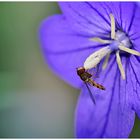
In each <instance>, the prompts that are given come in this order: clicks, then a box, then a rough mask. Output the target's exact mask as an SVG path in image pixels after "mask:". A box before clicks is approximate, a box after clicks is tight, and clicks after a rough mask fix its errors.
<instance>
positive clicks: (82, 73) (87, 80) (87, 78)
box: [77, 67, 105, 104]
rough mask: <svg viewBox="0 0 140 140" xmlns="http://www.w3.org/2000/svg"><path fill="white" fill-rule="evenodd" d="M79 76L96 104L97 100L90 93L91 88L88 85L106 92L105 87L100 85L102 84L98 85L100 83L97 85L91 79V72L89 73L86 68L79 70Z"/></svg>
mask: <svg viewBox="0 0 140 140" xmlns="http://www.w3.org/2000/svg"><path fill="white" fill-rule="evenodd" d="M77 74H78V75H79V77H80V78H81V80H82V81H84V83H85V85H86V87H87V89H88V90H89V93H90V97H91V99H92V101H93V103H94V104H95V99H94V97H93V95H92V93H91V91H90V88H89V87H88V84H90V85H91V86H94V87H96V88H99V89H101V90H105V87H104V86H102V85H100V84H98V83H96V82H95V81H94V80H92V79H91V77H92V74H90V73H89V72H87V71H86V70H85V68H84V67H79V68H77Z"/></svg>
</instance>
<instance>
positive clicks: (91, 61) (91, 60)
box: [84, 46, 111, 69]
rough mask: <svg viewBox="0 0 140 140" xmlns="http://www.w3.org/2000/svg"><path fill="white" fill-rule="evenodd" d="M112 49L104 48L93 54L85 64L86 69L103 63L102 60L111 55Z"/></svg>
mask: <svg viewBox="0 0 140 140" xmlns="http://www.w3.org/2000/svg"><path fill="white" fill-rule="evenodd" d="M110 52H111V50H110V48H109V47H108V46H107V47H104V48H102V49H100V50H98V51H96V52H94V53H92V54H91V55H90V56H89V57H88V58H87V59H86V61H85V62H84V68H85V69H91V68H94V67H96V65H97V64H98V63H99V62H100V61H101V59H102V58H103V57H104V56H106V55H107V54H108V53H110Z"/></svg>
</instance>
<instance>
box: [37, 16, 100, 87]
mask: <svg viewBox="0 0 140 140" xmlns="http://www.w3.org/2000/svg"><path fill="white" fill-rule="evenodd" d="M39 38H40V42H41V49H42V53H43V55H44V59H45V61H47V63H48V64H49V66H50V67H51V68H52V70H53V71H54V72H55V73H56V74H57V75H58V76H60V77H61V78H62V79H63V80H65V81H66V82H67V83H69V84H71V85H72V86H74V87H80V86H81V80H80V78H79V77H78V76H77V73H76V68H77V67H80V66H83V63H84V61H85V59H86V58H87V57H88V56H89V54H91V53H93V52H94V51H95V50H96V49H99V48H100V47H102V46H103V45H98V44H99V43H97V42H93V41H90V40H89V38H88V36H82V35H78V34H77V33H75V32H73V31H72V30H71V28H70V26H68V24H67V21H66V20H65V17H64V16H62V15H55V16H52V17H50V18H48V19H45V20H44V21H43V22H42V24H41V27H40V30H39Z"/></svg>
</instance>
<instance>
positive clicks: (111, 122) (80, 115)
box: [75, 58, 135, 138]
mask: <svg viewBox="0 0 140 140" xmlns="http://www.w3.org/2000/svg"><path fill="white" fill-rule="evenodd" d="M123 61H124V60H123ZM123 63H124V64H125V63H126V61H124V62H123ZM112 64H113V65H112ZM125 67H127V64H125ZM126 73H127V80H126V81H125V80H121V78H120V73H119V70H118V67H117V65H116V63H114V58H112V62H111V63H110V65H109V66H108V68H107V69H106V70H105V71H104V72H102V73H101V74H100V79H99V81H98V80H97V81H98V83H101V84H102V85H104V86H105V88H106V90H105V91H102V90H100V89H96V88H94V87H91V91H92V93H93V95H94V97H95V100H96V105H94V104H93V102H92V100H91V98H90V96H89V93H88V90H87V89H86V87H83V89H82V92H81V95H80V97H79V101H78V104H77V109H76V119H75V125H76V136H77V137H80V138H95V137H96V138H102V137H105V138H118V137H120V138H124V137H128V136H129V134H130V132H131V130H132V128H133V124H134V118H135V113H134V111H133V110H132V100H133V98H132V96H131V95H132V93H133V88H132V86H131V80H130V75H129V71H126Z"/></svg>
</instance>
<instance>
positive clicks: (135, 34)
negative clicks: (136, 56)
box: [128, 5, 140, 51]
mask: <svg viewBox="0 0 140 140" xmlns="http://www.w3.org/2000/svg"><path fill="white" fill-rule="evenodd" d="M139 23H140V7H139V6H138V5H137V6H136V7H135V11H134V18H133V21H132V24H131V30H130V31H129V33H128V35H129V38H130V40H131V42H132V44H133V48H135V49H136V50H138V51H140V26H139Z"/></svg>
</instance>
